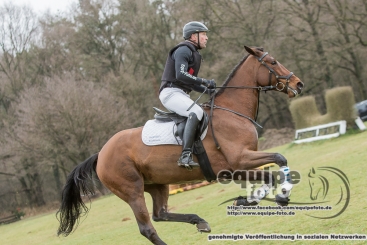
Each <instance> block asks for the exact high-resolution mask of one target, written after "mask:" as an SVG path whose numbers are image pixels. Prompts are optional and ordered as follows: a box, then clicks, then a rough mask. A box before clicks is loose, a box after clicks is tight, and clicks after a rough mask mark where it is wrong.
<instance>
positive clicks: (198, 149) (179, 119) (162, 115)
mask: <svg viewBox="0 0 367 245" xmlns="http://www.w3.org/2000/svg"><path fill="white" fill-rule="evenodd" d="M153 109H154V111H155V115H154V119H156V120H158V121H162V122H170V121H174V122H175V124H176V126H177V131H176V132H175V136H177V137H180V139H182V137H183V133H184V130H185V125H186V121H187V117H184V116H181V115H178V114H177V113H175V112H166V111H163V110H161V109H158V108H156V107H153ZM208 124H209V118H208V115H207V114H206V113H204V116H203V119H202V120H201V121H200V123H199V125H198V128H197V130H196V136H195V142H194V149H193V153H194V154H195V155H196V157H197V158H198V162H199V165H200V169H201V171H202V172H203V175H204V176H205V178H206V180H207V181H208V182H212V181H214V180H216V179H217V177H216V175H215V174H214V172H213V169H212V167H211V165H210V162H209V158H208V155H207V154H206V151H205V148H204V145H203V142H202V141H201V138H200V136H201V135H202V134H203V133H204V131H205V130H206V129H207V127H208Z"/></svg>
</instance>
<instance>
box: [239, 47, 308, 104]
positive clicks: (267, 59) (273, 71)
mask: <svg viewBox="0 0 367 245" xmlns="http://www.w3.org/2000/svg"><path fill="white" fill-rule="evenodd" d="M245 49H246V51H247V52H248V53H249V54H251V55H253V56H254V57H255V58H256V59H257V60H258V61H259V62H260V63H261V64H262V66H261V67H260V68H259V70H258V74H257V83H258V85H260V86H272V87H274V89H276V90H278V91H281V92H284V93H286V94H288V96H289V98H291V97H295V96H296V95H298V94H300V93H301V92H302V89H303V85H304V84H303V82H302V81H301V80H300V79H299V78H298V77H296V76H295V75H294V74H293V72H290V71H289V70H288V69H287V68H285V67H284V66H283V65H282V64H280V63H279V62H278V61H277V60H276V59H274V58H273V57H272V56H270V55H269V54H268V52H264V51H263V50H262V49H260V48H250V47H247V46H245Z"/></svg>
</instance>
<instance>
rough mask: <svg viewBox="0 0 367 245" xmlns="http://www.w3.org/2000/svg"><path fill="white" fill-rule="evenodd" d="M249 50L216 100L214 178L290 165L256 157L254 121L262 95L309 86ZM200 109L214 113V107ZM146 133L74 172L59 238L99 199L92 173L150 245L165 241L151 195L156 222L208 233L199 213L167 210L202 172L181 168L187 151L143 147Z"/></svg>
mask: <svg viewBox="0 0 367 245" xmlns="http://www.w3.org/2000/svg"><path fill="white" fill-rule="evenodd" d="M245 49H246V51H247V52H248V53H249V54H248V55H247V56H245V57H244V58H243V59H242V61H241V62H240V63H239V64H238V65H237V66H236V67H235V68H234V70H233V71H232V72H231V73H230V75H229V76H228V78H227V80H226V81H225V82H224V84H223V85H222V86H221V87H220V89H219V90H218V91H217V93H216V95H215V96H213V97H212V102H213V103H211V104H212V107H214V108H215V109H214V111H213V113H212V115H211V120H212V123H211V124H210V125H209V130H208V134H207V136H206V137H205V139H204V140H203V144H204V147H205V149H206V152H207V155H208V157H209V160H210V163H211V166H212V169H213V172H214V174H216V175H217V174H218V173H219V172H220V171H221V170H228V171H231V172H233V171H236V170H250V169H256V168H258V167H260V166H262V165H264V164H267V163H276V164H277V165H279V167H284V166H287V160H286V158H285V157H284V156H282V155H281V154H279V153H267V152H259V151H257V147H258V134H257V130H256V128H255V125H254V120H255V118H256V115H257V110H258V100H259V94H260V92H261V91H262V90H276V91H279V92H283V93H285V94H287V95H288V97H289V98H292V97H295V96H296V95H298V94H300V93H301V91H302V88H303V86H304V84H303V82H302V81H301V80H300V79H299V78H298V77H297V76H295V75H294V74H293V73H292V72H290V71H289V70H287V69H286V68H285V67H284V66H283V65H282V64H280V63H279V62H278V61H277V60H275V59H274V58H273V57H272V56H270V55H269V54H268V53H267V52H264V51H263V49H262V48H255V47H253V48H250V47H247V46H245ZM203 109H204V110H205V112H206V113H209V110H210V109H209V108H203ZM142 129H143V128H142V127H139V128H132V129H127V130H123V131H120V132H118V133H116V134H115V135H114V136H112V138H110V139H109V140H108V142H107V143H106V144H105V145H104V146H103V148H102V149H101V150H100V152H99V153H96V154H94V155H93V156H91V157H90V158H88V159H87V160H85V161H84V162H82V163H80V164H79V165H77V166H76V167H75V168H74V170H73V171H72V172H71V173H70V174H69V176H68V177H67V180H66V184H65V186H64V189H63V192H62V202H61V206H60V209H59V211H58V212H57V217H58V219H59V222H60V226H59V229H58V235H60V234H62V235H64V236H67V235H69V234H70V233H71V232H72V231H73V229H74V228H75V227H76V226H77V225H78V222H79V219H80V216H81V215H82V214H83V213H86V212H88V208H87V207H86V206H85V204H84V202H83V200H82V197H81V194H84V195H88V194H91V193H94V189H93V185H92V184H93V181H92V176H95V175H97V177H98V179H99V180H100V181H101V182H102V184H103V185H104V186H105V187H107V188H108V189H109V190H110V191H111V192H112V193H114V194H115V195H116V196H118V197H119V198H121V199H122V200H123V201H125V202H126V203H127V204H128V205H129V206H130V207H131V209H132V211H133V213H134V215H135V218H136V221H137V224H138V226H139V230H140V233H141V234H142V235H143V236H145V237H146V238H147V239H148V240H149V241H150V242H151V243H153V244H166V243H164V241H162V240H161V239H160V237H159V236H158V234H157V232H156V230H155V228H154V227H153V225H152V223H151V220H150V217H149V212H148V209H147V207H146V203H145V199H144V192H148V193H149V194H150V195H151V196H152V199H153V214H152V219H153V220H154V221H176V222H185V223H191V224H195V225H196V227H197V229H198V230H199V231H201V232H210V231H211V230H210V227H209V224H208V223H207V222H206V221H205V220H204V219H202V218H200V217H199V216H198V215H196V214H178V213H169V212H168V208H167V202H168V196H169V186H168V185H169V184H177V183H184V182H194V181H198V180H204V175H203V173H202V172H201V170H200V169H194V170H192V171H188V170H187V169H185V168H180V167H178V166H177V159H178V157H179V156H180V154H181V150H182V149H181V146H179V145H160V146H147V145H145V144H144V143H143V142H142ZM213 134H214V135H213ZM218 144H219V146H220V149H218V148H219V147H218ZM195 158H196V157H195ZM195 160H196V159H195Z"/></svg>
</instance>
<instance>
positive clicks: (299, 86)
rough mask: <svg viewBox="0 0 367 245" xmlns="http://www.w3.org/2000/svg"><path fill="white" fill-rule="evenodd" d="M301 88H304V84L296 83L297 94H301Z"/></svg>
mask: <svg viewBox="0 0 367 245" xmlns="http://www.w3.org/2000/svg"><path fill="white" fill-rule="evenodd" d="M303 86H304V83H303V82H301V81H299V82H298V83H297V88H298V90H299V93H301V91H302V89H303Z"/></svg>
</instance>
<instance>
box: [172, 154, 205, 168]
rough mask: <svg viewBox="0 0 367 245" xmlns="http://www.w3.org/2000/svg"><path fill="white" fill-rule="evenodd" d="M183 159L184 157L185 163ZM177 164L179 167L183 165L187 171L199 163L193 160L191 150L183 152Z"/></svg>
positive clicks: (196, 166)
mask: <svg viewBox="0 0 367 245" xmlns="http://www.w3.org/2000/svg"><path fill="white" fill-rule="evenodd" d="M183 159H185V162H186V163H185V162H184V161H183ZM177 164H178V166H179V167H185V168H186V169H187V170H189V171H192V169H193V168H198V167H200V165H199V164H197V163H196V162H194V160H193V159H192V157H191V152H183V153H182V154H181V156H180V158H179V159H178V161H177Z"/></svg>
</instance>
